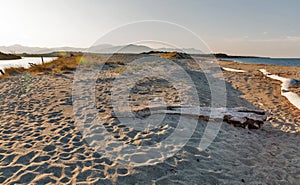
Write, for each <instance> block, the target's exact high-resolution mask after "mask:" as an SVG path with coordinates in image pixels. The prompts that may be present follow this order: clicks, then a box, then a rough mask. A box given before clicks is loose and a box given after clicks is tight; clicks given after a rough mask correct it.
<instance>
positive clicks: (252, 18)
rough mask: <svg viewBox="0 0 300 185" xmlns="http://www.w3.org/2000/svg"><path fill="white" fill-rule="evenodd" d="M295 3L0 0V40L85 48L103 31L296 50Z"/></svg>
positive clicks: (180, 43)
mask: <svg viewBox="0 0 300 185" xmlns="http://www.w3.org/2000/svg"><path fill="white" fill-rule="evenodd" d="M299 7H300V1H299V0H286V1H283V0H272V1H262V0H251V1H249V0H205V1H204V0H186V1H183V0H163V1H161V0H152V1H146V0H126V1H124V0H110V1H108V0H64V1H62V0H26V1H25V0H1V6H0V17H1V24H2V26H1V29H0V45H1V46H3V45H4V46H8V45H14V44H21V45H26V46H39V47H61V46H72V47H90V46H91V45H93V44H94V43H95V42H96V41H97V40H99V38H100V40H101V38H103V37H105V36H107V35H109V34H110V38H112V40H109V39H108V40H105V42H109V44H128V42H132V41H137V40H138V39H141V38H142V39H146V40H147V37H148V34H152V36H150V37H149V38H150V39H149V40H151V39H153V38H155V39H158V40H157V41H158V42H167V43H168V44H170V45H175V46H176V47H187V48H189V47H195V48H198V49H203V48H201V47H204V46H203V45H205V46H206V47H207V48H208V50H210V51H211V52H214V53H216V52H223V53H228V54H234V55H256V56H270V57H300V24H299V20H300V11H299ZM149 20H155V21H158V22H159V21H161V22H160V23H158V24H151V23H149V24H147V21H149ZM145 22H146V24H145ZM136 23H138V24H136ZM140 23H142V24H140ZM132 24H134V25H133V26H128V25H132ZM126 26H127V27H126ZM125 28H126V29H125ZM177 28H178V30H180V29H183V30H185V31H186V33H184V31H182V32H180V33H179V32H176V31H174V30H176V29H177ZM116 30H117V31H116ZM124 30H125V31H124ZM133 30H134V31H133ZM112 33H113V34H112ZM126 33H132V34H126ZM191 33H193V34H194V35H196V36H197V38H201V39H200V40H199V39H193V38H192V36H190V34H191ZM153 34H155V37H153ZM135 37H136V38H135ZM116 38H118V39H116ZM162 38H167V39H162ZM199 42H203V43H204V44H203V43H202V44H199ZM149 45H150V46H153V47H156V46H157V47H158V45H157V44H156V45H155V44H152V45H151V43H150V44H149Z"/></svg>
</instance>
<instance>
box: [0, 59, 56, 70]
mask: <svg viewBox="0 0 300 185" xmlns="http://www.w3.org/2000/svg"><path fill="white" fill-rule="evenodd" d="M54 59H56V57H43V60H44V62H50V61H52V60H54ZM29 63H33V64H41V63H42V58H41V57H23V58H21V59H16V60H0V69H5V68H10V67H24V68H29V67H30V64H29Z"/></svg>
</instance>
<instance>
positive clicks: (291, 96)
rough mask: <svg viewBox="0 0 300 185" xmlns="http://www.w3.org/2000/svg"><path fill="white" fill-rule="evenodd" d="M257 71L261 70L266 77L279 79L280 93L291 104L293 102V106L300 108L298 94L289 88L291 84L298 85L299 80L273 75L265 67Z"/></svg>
mask: <svg viewBox="0 0 300 185" xmlns="http://www.w3.org/2000/svg"><path fill="white" fill-rule="evenodd" d="M259 71H260V72H262V73H263V74H264V75H265V76H267V77H268V78H272V79H274V80H278V81H281V82H282V83H281V95H282V96H284V97H286V98H287V99H288V100H289V101H290V103H291V104H293V105H294V106H295V107H297V108H298V109H300V97H299V96H298V94H296V93H294V92H291V91H290V90H289V88H290V87H292V86H295V85H300V81H299V80H295V79H291V78H284V77H281V76H278V75H273V74H271V73H269V72H268V71H267V70H265V69H260V70H259Z"/></svg>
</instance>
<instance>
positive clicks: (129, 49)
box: [0, 44, 203, 54]
mask: <svg viewBox="0 0 300 185" xmlns="http://www.w3.org/2000/svg"><path fill="white" fill-rule="evenodd" d="M0 51H2V52H5V53H16V54H24V53H27V54H45V53H53V52H58V51H66V52H91V53H142V52H149V51H164V52H184V53H190V54H202V53H203V52H202V51H201V50H198V49H195V48H181V49H178V48H158V49H154V48H150V47H148V46H144V45H135V44H129V45H120V46H114V45H110V44H100V45H95V46H92V47H90V48H75V47H55V48H42V47H28V46H22V45H12V46H0Z"/></svg>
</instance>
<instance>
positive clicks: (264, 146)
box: [0, 56, 300, 185]
mask: <svg viewBox="0 0 300 185" xmlns="http://www.w3.org/2000/svg"><path fill="white" fill-rule="evenodd" d="M130 57H132V56H130ZM125 58H126V57H125ZM133 58H134V57H133ZM122 60H124V61H123V62H124V63H125V65H124V64H123V63H122V61H121V62H120V61H119V60H117V61H118V62H117V61H116V62H115V63H113V64H110V65H105V67H104V68H103V70H102V71H101V73H100V74H99V76H98V78H97V83H96V87H95V91H96V93H95V100H96V108H97V111H98V116H99V117H100V118H101V124H102V123H103V125H105V128H106V130H107V132H109V133H110V134H111V135H112V136H113V137H114V138H116V139H117V140H118V141H121V142H124V143H130V144H133V145H136V146H142V145H151V144H153V143H156V142H160V141H161V140H163V139H164V138H166V137H167V136H169V135H170V133H171V132H172V131H174V129H175V127H176V124H177V122H178V115H168V116H166V117H165V118H164V124H163V125H161V126H160V127H158V128H157V129H152V130H149V131H147V132H139V131H135V130H134V129H133V128H129V127H127V126H126V125H125V126H124V124H122V123H121V122H120V121H119V120H118V119H117V118H115V117H114V116H112V115H113V106H112V102H111V94H112V92H111V91H110V89H111V87H112V85H113V82H114V79H115V78H116V77H117V76H118V75H119V73H121V71H122V70H123V68H124V66H126V59H124V58H123V59H122ZM177 63H178V64H180V65H182V66H184V68H185V69H186V70H187V71H189V74H190V75H191V77H192V79H193V82H194V83H195V85H196V87H197V90H198V94H197V95H198V97H199V100H200V106H209V102H210V98H211V97H210V93H209V86H208V84H207V81H206V78H205V75H204V73H203V72H202V71H201V69H198V68H194V66H193V65H192V64H191V63H189V62H187V61H186V60H184V59H182V60H181V59H178V60H177ZM220 65H221V66H222V67H227V68H232V69H238V70H244V71H245V72H234V71H224V73H223V75H224V78H225V81H226V91H227V104H228V107H247V108H251V109H260V110H264V111H266V113H267V114H268V119H267V121H266V122H265V123H264V125H263V127H262V128H260V129H255V130H249V129H244V128H240V127H234V126H233V125H230V124H228V123H225V122H224V123H223V124H222V125H221V128H220V131H219V132H218V134H217V136H216V138H215V139H214V141H213V142H212V143H211V145H210V146H209V147H208V148H206V149H205V150H203V151H200V150H199V149H198V146H199V142H200V139H199V138H201V136H202V135H203V133H204V130H205V128H206V126H207V124H209V123H207V121H205V120H201V119H199V120H198V121H197V125H196V129H195V132H194V133H193V134H192V136H191V138H190V139H189V140H188V142H187V144H186V145H185V146H184V147H183V148H181V149H180V150H179V151H178V152H177V153H176V154H175V155H173V156H171V157H168V158H167V159H165V160H163V161H162V162H158V163H156V164H154V165H144V166H130V165H126V164H122V163H118V162H117V161H115V160H111V159H109V156H105V155H104V153H99V152H97V151H96V150H95V148H93V147H91V146H90V145H89V143H88V142H87V141H85V140H84V139H83V135H82V133H81V132H80V129H79V128H78V125H77V124H78V123H77V120H76V119H75V117H74V112H73V101H72V88H73V80H74V75H75V71H71V72H68V73H63V74H59V75H56V74H40V75H34V74H30V73H22V74H19V75H16V76H8V77H6V78H2V79H0V92H1V103H0V133H1V134H0V183H1V184H120V185H121V184H122V185H123V184H298V183H299V182H300V170H299V169H300V148H299V142H300V135H299V131H300V123H299V120H300V110H299V109H297V108H296V107H294V106H292V105H291V103H290V102H289V101H288V100H287V99H286V98H285V97H283V96H282V95H281V89H280V88H281V86H280V84H281V82H279V81H276V80H272V79H270V78H267V77H266V76H264V75H263V74H262V73H261V72H260V71H259V69H267V70H268V72H270V73H273V74H278V75H279V76H282V77H288V78H294V79H300V74H299V71H300V68H299V67H282V66H274V65H253V64H242V63H236V62H226V61H220ZM215 80H220V79H219V78H218V77H215ZM83 90H84V89H83ZM291 91H293V92H295V93H298V94H299V95H300V87H293V88H291ZM155 97H163V99H164V100H165V102H166V104H168V105H173V106H174V105H179V102H180V96H179V95H178V92H176V89H174V87H172V86H170V84H168V83H166V82H165V81H163V80H158V79H155V78H146V79H143V80H141V81H139V82H138V84H137V85H136V86H135V87H134V89H133V90H132V92H131V97H130V106H131V107H133V108H132V109H138V108H141V107H144V106H147V105H148V102H149V101H150V100H153V98H155ZM79 117H80V116H79ZM83 119H87V118H83ZM185 119H186V120H185V121H186V122H187V123H188V122H189V121H191V120H194V118H185ZM100 135H101V133H100ZM109 144H111V146H112V150H113V146H114V145H113V144H114V142H113V141H111V142H110V143H109ZM132 156H134V153H132ZM132 156H129V157H132Z"/></svg>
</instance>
